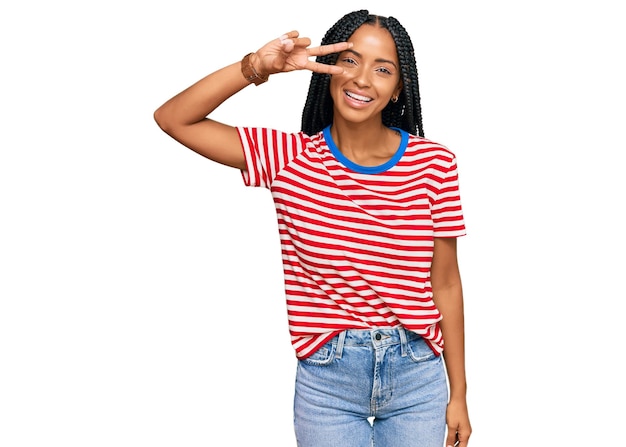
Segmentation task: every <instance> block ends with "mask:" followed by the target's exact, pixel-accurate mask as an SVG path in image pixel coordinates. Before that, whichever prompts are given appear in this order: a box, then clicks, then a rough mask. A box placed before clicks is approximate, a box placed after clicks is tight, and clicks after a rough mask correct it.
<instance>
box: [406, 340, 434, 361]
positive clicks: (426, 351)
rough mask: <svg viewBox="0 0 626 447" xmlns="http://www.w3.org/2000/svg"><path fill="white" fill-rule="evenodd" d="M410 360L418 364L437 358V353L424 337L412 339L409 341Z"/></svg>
mask: <svg viewBox="0 0 626 447" xmlns="http://www.w3.org/2000/svg"><path fill="white" fill-rule="evenodd" d="M407 351H408V354H409V358H410V359H411V360H413V361H414V362H416V363H419V362H425V361H427V360H431V359H433V358H435V357H436V356H435V353H434V352H433V350H432V349H431V347H430V346H428V343H426V341H424V339H423V338H422V337H417V338H411V339H409V340H408V341H407Z"/></svg>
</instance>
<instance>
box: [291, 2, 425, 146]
mask: <svg viewBox="0 0 626 447" xmlns="http://www.w3.org/2000/svg"><path fill="white" fill-rule="evenodd" d="M364 24H369V25H374V26H379V27H381V28H385V29H387V30H389V32H390V33H391V36H392V38H393V40H394V42H395V44H396V48H397V52H398V60H399V62H400V72H401V76H402V84H403V87H402V91H401V92H400V96H399V98H398V101H397V102H395V103H394V102H390V103H389V104H388V105H387V107H385V108H384V109H383V112H382V120H383V124H384V125H385V126H387V127H398V128H400V129H403V130H405V131H407V132H409V133H412V134H417V135H420V136H424V129H423V126H422V108H421V105H420V95H419V84H418V78H417V68H416V64H415V55H414V50H413V44H412V43H411V38H410V37H409V35H408V33H407V32H406V30H405V29H404V27H403V26H402V25H401V24H400V22H398V20H396V19H395V18H393V17H388V18H387V17H382V16H376V15H372V14H369V12H368V11H367V10H365V9H362V10H359V11H354V12H351V13H348V14H346V15H344V16H343V17H342V18H341V19H339V20H338V21H337V22H336V23H335V24H334V25H333V26H332V27H331V28H330V29H329V30H328V31H327V32H326V35H325V36H324V38H323V39H322V42H321V45H328V44H331V43H337V42H345V41H347V40H348V39H349V38H350V36H351V35H352V34H353V33H354V32H355V31H356V30H357V28H359V27H360V26H361V25H364ZM337 57H338V54H337V53H334V54H328V55H325V56H318V57H317V58H316V62H319V63H322V64H329V65H334V64H335V63H336V62H337ZM329 87H330V75H327V74H320V73H313V74H312V75H311V81H310V84H309V92H308V95H307V99H306V102H305V104H304V109H303V111H302V131H303V132H304V133H306V134H308V135H313V134H315V133H317V132H319V131H321V130H322V129H324V128H325V127H326V126H328V125H329V124H331V123H332V121H333V100H332V97H331V96H330V88H329Z"/></svg>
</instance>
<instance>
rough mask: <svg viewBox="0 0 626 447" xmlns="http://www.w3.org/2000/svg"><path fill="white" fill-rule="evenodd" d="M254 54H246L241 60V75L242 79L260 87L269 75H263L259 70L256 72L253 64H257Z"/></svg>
mask: <svg viewBox="0 0 626 447" xmlns="http://www.w3.org/2000/svg"><path fill="white" fill-rule="evenodd" d="M256 56H257V55H256V53H248V54H246V55H245V56H244V57H243V59H242V60H241V73H242V74H243V77H244V78H246V80H247V81H248V82H250V83H254V85H261V84H263V83H264V82H266V81H267V80H268V78H269V75H266V74H263V73H262V72H261V70H257V68H256V67H255V66H254V63H253V62H257V63H258V61H257V59H258V58H257V57H256Z"/></svg>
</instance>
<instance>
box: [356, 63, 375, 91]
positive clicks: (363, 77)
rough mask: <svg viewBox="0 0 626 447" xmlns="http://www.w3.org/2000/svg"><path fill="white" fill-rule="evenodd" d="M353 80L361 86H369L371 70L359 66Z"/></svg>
mask: <svg viewBox="0 0 626 447" xmlns="http://www.w3.org/2000/svg"><path fill="white" fill-rule="evenodd" d="M352 81H353V82H354V83H355V84H356V85H357V86H358V87H360V88H363V87H368V86H369V85H370V84H371V80H370V72H369V70H366V69H364V68H362V67H359V68H357V69H356V70H355V71H354V78H353V79H352Z"/></svg>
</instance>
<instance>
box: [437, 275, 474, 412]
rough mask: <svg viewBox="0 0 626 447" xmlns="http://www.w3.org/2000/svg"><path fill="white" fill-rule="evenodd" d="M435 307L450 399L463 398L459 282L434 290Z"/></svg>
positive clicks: (461, 320) (460, 291) (461, 305)
mask: <svg viewBox="0 0 626 447" xmlns="http://www.w3.org/2000/svg"><path fill="white" fill-rule="evenodd" d="M434 294H435V296H436V297H437V298H436V303H437V307H438V308H439V311H440V312H441V314H442V316H443V319H442V320H441V322H440V326H441V331H442V333H443V339H444V351H443V356H444V360H445V363H446V370H447V372H448V380H449V382H450V399H451V400H454V399H457V398H461V399H465V395H466V390H467V383H466V376H465V318H464V312H463V292H462V290H461V285H460V283H459V284H458V285H455V286H452V287H448V288H446V289H443V290H435V291H434Z"/></svg>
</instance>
